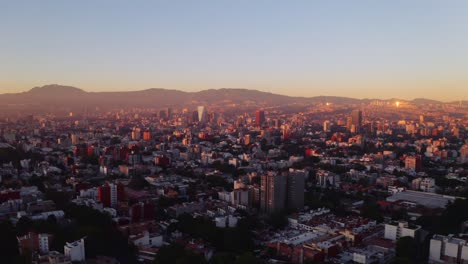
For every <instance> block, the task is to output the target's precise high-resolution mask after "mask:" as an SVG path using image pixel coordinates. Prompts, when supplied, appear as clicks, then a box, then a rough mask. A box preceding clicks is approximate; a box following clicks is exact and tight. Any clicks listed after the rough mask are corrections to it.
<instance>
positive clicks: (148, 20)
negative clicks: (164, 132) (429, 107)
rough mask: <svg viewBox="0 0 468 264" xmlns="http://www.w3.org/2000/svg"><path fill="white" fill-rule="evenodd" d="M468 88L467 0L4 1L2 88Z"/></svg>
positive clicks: (349, 91) (383, 91) (452, 92)
mask: <svg viewBox="0 0 468 264" xmlns="http://www.w3.org/2000/svg"><path fill="white" fill-rule="evenodd" d="M51 83H58V84H64V85H73V86H77V87H80V88H83V89H84V90H87V91H106V90H141V89H146V88H151V87H161V88H169V89H180V90H186V91H198V90H203V89H208V88H221V87H236V88H251V89H259V90H263V91H270V92H274V93H281V94H287V95H301V96H315V95H342V96H352V97H359V98H364V97H365V98H369V97H379V98H391V97H398V98H415V97H426V98H434V99H441V100H454V99H455V100H458V99H468V1H464V0H461V1H456V0H447V1H443V0H437V1H431V0H420V1H418V0H402V1H396V0H391V1H378V0H368V1H359V0H353V1H334V0H323V1H318V0H317V1H315V0H304V1H284V0H282V1H273V0H268V1H267V0H266V1H261V0H245V1H242V0H241V1H239V0H211V1H203V0H186V1H178V0H167V1H156V0H152V1H128V0H126V1H116V0H99V1H95V0H93V1H86V0H79V1H62V0H57V1H48V0H41V1H34V0H31V1H21V0H5V1H1V2H0V92H17V91H25V90H28V89H30V88H32V87H33V86H41V85H44V84H51Z"/></svg>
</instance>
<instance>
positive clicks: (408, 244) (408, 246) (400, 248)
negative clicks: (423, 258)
mask: <svg viewBox="0 0 468 264" xmlns="http://www.w3.org/2000/svg"><path fill="white" fill-rule="evenodd" d="M415 247H416V242H415V241H414V239H413V238H412V237H402V238H400V239H398V241H397V243H396V249H395V251H396V252H395V257H396V258H395V263H413V261H414V260H415V258H416V250H415Z"/></svg>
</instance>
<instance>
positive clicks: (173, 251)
mask: <svg viewBox="0 0 468 264" xmlns="http://www.w3.org/2000/svg"><path fill="white" fill-rule="evenodd" d="M153 263H154V264H172V263H174V264H192V263H193V264H204V263H206V261H205V258H204V257H203V256H200V255H197V254H195V253H192V252H190V251H188V250H185V249H184V248H183V247H182V246H180V245H177V244H172V245H169V246H163V247H162V248H161V249H160V250H159V252H158V254H157V255H156V258H155V260H154V262H153Z"/></svg>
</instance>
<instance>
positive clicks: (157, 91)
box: [0, 84, 436, 112]
mask: <svg viewBox="0 0 468 264" xmlns="http://www.w3.org/2000/svg"><path fill="white" fill-rule="evenodd" d="M369 100H370V99H363V100H360V99H354V98H347V97H334V96H317V97H310V98H305V97H291V96H285V95H279V94H273V93H268V92H262V91H257V90H249V89H238V88H222V89H209V90H204V91H200V92H184V91H179V90H169V89H162V88H151V89H146V90H141V91H126V92H86V91H83V90H82V89H79V88H76V87H72V86H62V85H57V84H52V85H45V86H42V87H34V88H32V89H31V90H29V91H27V92H22V93H10V94H1V95H0V107H1V108H2V109H4V108H5V107H7V108H8V109H6V110H8V111H15V110H16V111H30V112H35V111H36V112H43V111H54V110H59V109H60V111H63V110H64V109H65V110H70V111H72V110H76V109H79V110H83V109H84V108H88V109H94V108H96V107H99V108H100V109H109V108H122V107H123V108H128V107H155V108H158V107H161V108H162V107H167V106H193V105H250V106H255V107H267V106H281V105H291V104H318V103H326V102H330V103H333V104H359V103H362V102H368V101H369ZM413 102H414V103H423V104H427V103H430V102H436V101H432V100H426V99H415V100H414V101H413ZM4 111H5V109H4Z"/></svg>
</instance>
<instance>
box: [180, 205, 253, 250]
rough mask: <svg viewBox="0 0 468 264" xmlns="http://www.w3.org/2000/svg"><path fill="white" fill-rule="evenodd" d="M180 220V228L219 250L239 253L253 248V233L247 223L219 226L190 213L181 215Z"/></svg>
mask: <svg viewBox="0 0 468 264" xmlns="http://www.w3.org/2000/svg"><path fill="white" fill-rule="evenodd" d="M178 220H179V223H178V225H177V228H178V230H180V231H182V232H183V233H186V234H189V235H191V236H192V237H195V238H201V239H203V240H204V241H206V242H209V243H210V244H211V245H212V246H214V247H215V248H216V249H217V250H218V251H222V252H232V253H236V254H238V253H243V252H245V251H249V250H252V249H253V238H252V233H251V232H250V229H248V225H247V224H242V225H238V226H237V227H234V228H218V227H216V226H215V224H214V223H213V222H212V221H210V220H207V219H204V218H200V217H198V218H193V217H192V216H191V215H188V214H184V215H181V216H180V217H179V218H178Z"/></svg>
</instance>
